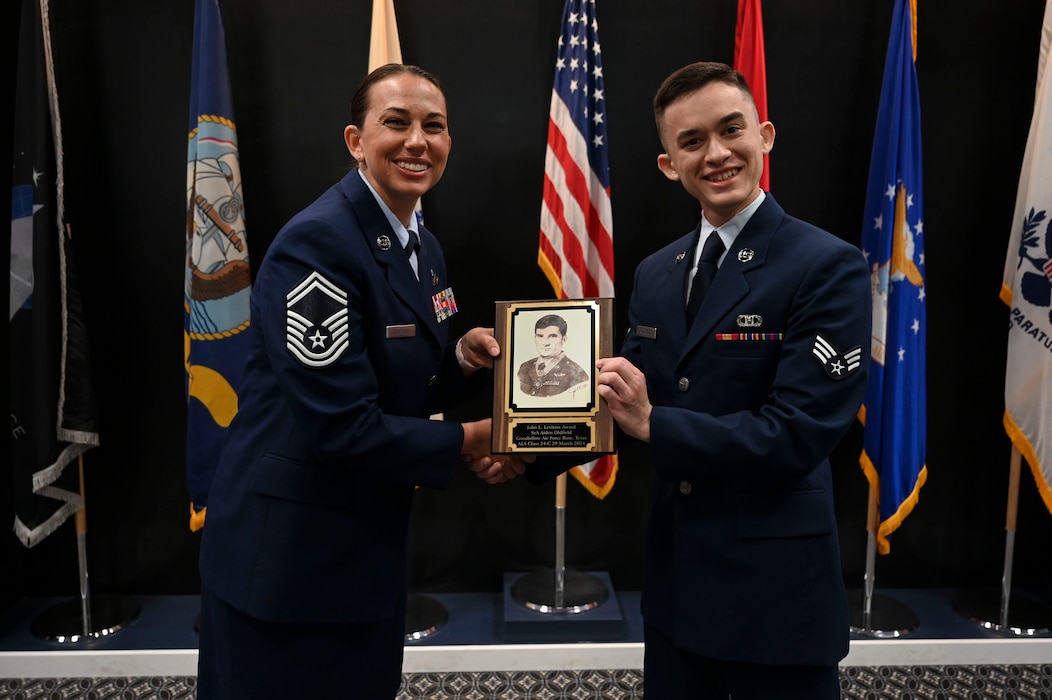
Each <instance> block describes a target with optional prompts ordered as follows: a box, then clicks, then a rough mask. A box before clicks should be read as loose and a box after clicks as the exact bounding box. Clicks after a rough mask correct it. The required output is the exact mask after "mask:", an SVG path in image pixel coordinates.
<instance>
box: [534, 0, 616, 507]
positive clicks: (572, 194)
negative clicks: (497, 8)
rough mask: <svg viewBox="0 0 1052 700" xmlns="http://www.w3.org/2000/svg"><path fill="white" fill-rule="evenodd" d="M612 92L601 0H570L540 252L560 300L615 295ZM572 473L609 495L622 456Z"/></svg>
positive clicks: (547, 159)
mask: <svg viewBox="0 0 1052 700" xmlns="http://www.w3.org/2000/svg"><path fill="white" fill-rule="evenodd" d="M605 90H606V88H605V84H604V81H603V63H602V52H601V47H600V44H599V24H598V22H596V18H595V0H567V2H566V6H565V9H564V10H563V21H562V27H561V30H560V32H559V51H558V55H557V57H556V61H555V82H554V86H553V87H552V99H551V108H550V111H549V117H548V149H547V151H546V153H545V156H544V200H543V202H542V204H541V236H540V250H539V252H538V256H537V263H538V264H539V265H540V266H541V269H542V270H543V271H544V274H545V275H546V276H547V277H548V281H549V282H551V285H552V288H553V289H554V290H555V293H556V295H557V296H558V297H559V298H560V299H580V298H585V297H612V296H614V241H613V231H614V229H613V219H612V216H611V210H610V167H609V165H608V161H607V139H606V95H605ZM571 473H572V474H573V475H574V476H575V477H576V478H577V480H578V481H580V482H581V484H582V485H584V487H585V488H587V489H588V490H589V491H590V492H592V493H593V494H594V495H596V496H598V497H599V498H603V497H604V496H606V494H607V493H609V491H610V489H611V487H613V485H614V479H615V477H616V475H617V457H616V456H605V457H601V458H600V459H598V460H596V461H595V462H591V463H589V464H586V465H583V466H580V467H574V469H573V471H572V472H571Z"/></svg>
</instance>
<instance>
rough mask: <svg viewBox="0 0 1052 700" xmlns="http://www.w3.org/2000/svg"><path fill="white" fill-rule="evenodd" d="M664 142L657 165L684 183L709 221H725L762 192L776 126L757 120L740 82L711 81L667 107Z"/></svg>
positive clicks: (721, 222) (718, 224)
mask: <svg viewBox="0 0 1052 700" xmlns="http://www.w3.org/2000/svg"><path fill="white" fill-rule="evenodd" d="M661 142H662V143H663V144H664V145H665V149H666V152H665V153H662V154H661V155H660V156H658V168H660V169H661V172H663V173H664V174H665V177H667V178H668V179H670V180H678V181H679V182H681V183H683V187H684V188H685V189H686V190H687V192H689V193H690V194H691V195H692V196H693V197H694V198H695V199H697V200H698V202H700V203H701V208H702V211H703V212H704V213H705V218H706V219H708V221H709V223H711V224H713V225H714V226H722V225H723V224H725V223H726V222H727V221H729V220H730V219H731V218H732V217H733V216H734V215H735V214H737V213H738V212H740V211H741V210H742V209H744V208H745V207H746V206H748V205H749V204H750V203H751V202H752V201H753V200H754V199H756V197H758V196H759V194H760V186H759V184H760V175H762V174H763V156H764V154H765V153H768V152H769V151H770V150H771V147H772V146H773V145H774V125H773V124H771V122H764V123H763V124H760V123H759V120H758V119H757V117H756V108H755V107H754V106H753V104H752V102H750V101H749V99H748V98H747V97H746V96H745V95H744V94H743V93H742V91H741V90H739V89H738V88H737V87H735V86H734V85H728V84H726V83H720V82H713V83H709V84H708V85H706V86H705V87H703V88H701V89H700V90H696V91H694V92H692V93H690V94H688V95H685V96H683V97H681V98H679V99H678V100H676V101H675V102H673V103H672V104H670V105H669V106H668V107H667V108H666V109H665V114H664V116H663V118H662V128H661Z"/></svg>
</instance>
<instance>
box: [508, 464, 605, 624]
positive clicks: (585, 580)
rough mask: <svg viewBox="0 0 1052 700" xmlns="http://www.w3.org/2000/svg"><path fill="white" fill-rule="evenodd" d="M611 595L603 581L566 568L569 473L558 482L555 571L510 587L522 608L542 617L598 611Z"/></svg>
mask: <svg viewBox="0 0 1052 700" xmlns="http://www.w3.org/2000/svg"><path fill="white" fill-rule="evenodd" d="M609 595H610V591H609V589H608V588H607V586H606V584H605V583H603V582H602V581H601V580H599V579H598V578H596V577H595V576H592V575H591V574H588V573H585V572H583V571H576V570H574V569H567V568H566V472H563V473H562V474H560V475H559V476H558V478H556V480H555V568H553V569H541V570H539V571H533V572H531V573H528V574H523V575H522V576H521V577H520V578H519V579H518V580H517V581H515V583H514V584H513V585H512V586H511V596H512V599H514V600H515V602H516V603H518V604H519V605H521V606H523V607H526V608H529V609H530V610H534V611H536V612H540V613H571V614H574V613H582V612H586V611H588V610H592V609H594V608H597V607H599V606H600V605H602V604H603V602H605V601H606V599H607V598H608V597H609Z"/></svg>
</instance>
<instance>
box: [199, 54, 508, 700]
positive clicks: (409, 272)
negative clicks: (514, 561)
mask: <svg viewBox="0 0 1052 700" xmlns="http://www.w3.org/2000/svg"><path fill="white" fill-rule="evenodd" d="M351 119H352V122H351V125H350V126H348V127H347V128H346V130H345V134H344V136H345V140H346V142H347V147H348V150H349V151H350V153H351V155H352V156H353V157H354V158H355V160H356V162H357V168H355V169H354V170H352V171H351V172H349V173H348V174H347V175H346V176H344V177H343V179H342V180H340V181H339V182H338V183H337V184H335V185H334V186H333V187H331V188H330V189H329V190H328V191H327V192H325V193H324V194H323V195H322V196H321V197H320V198H319V199H318V200H316V201H315V202H314V203H313V204H311V205H310V206H309V207H307V208H306V209H305V210H303V211H302V212H300V213H299V214H297V215H296V216H295V217H293V218H292V219H291V220H290V221H289V222H288V224H286V225H285V227H284V228H283V229H282V231H281V232H280V233H279V234H278V236H277V237H276V238H275V240H274V242H273V244H272V245H271V246H270V248H269V250H268V251H267V254H266V257H265V259H264V261H263V263H262V265H261V267H260V270H259V274H258V275H257V277H256V280H255V284H254V289H253V293H252V326H251V329H250V331H249V332H250V334H251V349H250V353H249V358H248V362H247V364H246V368H245V375H244V387H243V390H242V399H241V405H240V410H239V412H238V414H237V417H236V418H235V420H234V422H233V424H232V425H231V427H230V429H229V434H228V438H227V442H226V444H225V446H224V450H223V455H222V459H221V460H220V464H219V468H218V470H217V473H216V476H215V480H214V483H213V485H212V489H211V492H210V498H209V507H208V513H207V521H206V524H205V527H204V533H203V541H202V545H201V577H202V584H203V585H202V613H201V630H202V632H201V652H200V671H199V686H198V687H199V693H200V697H201V698H202V700H211V699H213V698H223V699H224V700H229V699H231V698H239V699H240V698H246V699H247V698H252V699H253V700H258V699H259V698H282V699H285V698H298V697H302V698H365V699H369V700H373V699H383V700H389V699H390V698H393V697H394V696H395V694H396V693H397V690H398V687H399V683H400V681H401V661H402V649H403V646H404V641H405V605H406V567H407V553H406V548H407V545H406V537H407V529H408V524H409V513H410V505H411V500H412V497H413V492H414V489H415V488H416V487H417V486H423V487H432V488H442V487H444V486H446V485H447V484H449V482H450V481H451V480H452V478H453V472H454V470H455V469H457V468H458V467H459V466H460V465H462V464H463V461H462V455H472V456H475V457H478V456H481V455H482V454H485V453H486V452H488V451H489V441H490V426H489V420H488V419H487V420H484V421H477V422H469V423H463V424H461V423H456V422H447V421H437V420H429V419H428V418H429V416H430V415H431V414H434V413H436V412H439V411H441V410H443V409H444V408H445V407H448V406H449V405H450V403H451V402H452V401H453V400H454V399H457V398H461V397H464V396H467V395H470V393H471V389H472V386H471V385H472V384H475V385H477V387H475V388H482V387H484V386H485V381H484V378H483V377H482V376H481V374H475V373H474V370H475V369H477V368H478V367H479V366H483V365H488V366H492V357H493V356H494V355H496V354H497V353H498V351H499V349H498V347H497V344H496V341H495V339H494V338H493V334H492V329H478V328H477V329H473V330H472V331H469V332H468V333H467V334H466V335H465V336H463V337H462V338H461V339H460V340H459V341H458V342H456V343H447V329H448V326H449V323H448V322H447V321H448V316H449V315H450V314H451V311H452V309H453V308H455V305H454V304H453V303H452V298H451V297H452V289H451V287H450V282H449V280H448V279H447V277H446V264H445V261H444V259H443V256H442V250H441V248H440V246H439V243H438V240H437V239H436V238H435V237H434V236H433V235H432V234H431V233H430V232H429V231H428V230H427V229H426V228H424V227H423V226H419V225H418V224H417V222H416V220H415V216H414V214H413V209H414V206H415V204H416V202H417V201H418V199H419V197H420V196H421V195H422V194H423V193H424V192H426V191H427V190H428V189H429V188H430V187H431V186H432V185H433V184H434V183H436V182H437V181H438V179H439V178H440V177H441V174H442V170H443V169H444V166H445V162H446V156H447V154H448V152H449V145H450V140H449V133H448V130H447V128H446V102H445V97H444V95H443V94H442V92H441V89H440V88H439V86H438V83H437V81H436V80H435V79H434V77H433V76H431V75H430V74H429V73H427V72H426V71H423V70H421V69H419V68H417V67H415V66H402V65H389V66H385V67H382V68H379V69H377V70H376V71H374V72H373V73H370V75H369V76H368V77H366V79H365V80H364V81H363V82H362V84H361V85H360V86H359V89H358V91H357V93H356V94H355V97H354V99H353V100H352V103H351ZM505 461H507V460H506V459H505ZM512 475H514V474H512ZM480 476H481V477H486V478H487V480H490V478H492V479H493V480H501V478H503V476H502V475H501V474H496V473H495V472H493V471H490V472H489V473H487V472H485V471H483V472H481V473H480Z"/></svg>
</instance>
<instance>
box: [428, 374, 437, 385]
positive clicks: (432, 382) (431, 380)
mask: <svg viewBox="0 0 1052 700" xmlns="http://www.w3.org/2000/svg"><path fill="white" fill-rule="evenodd" d="M437 381H438V375H437V374H432V375H431V376H430V377H428V380H427V385H428V386H434V385H435V382H437Z"/></svg>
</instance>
